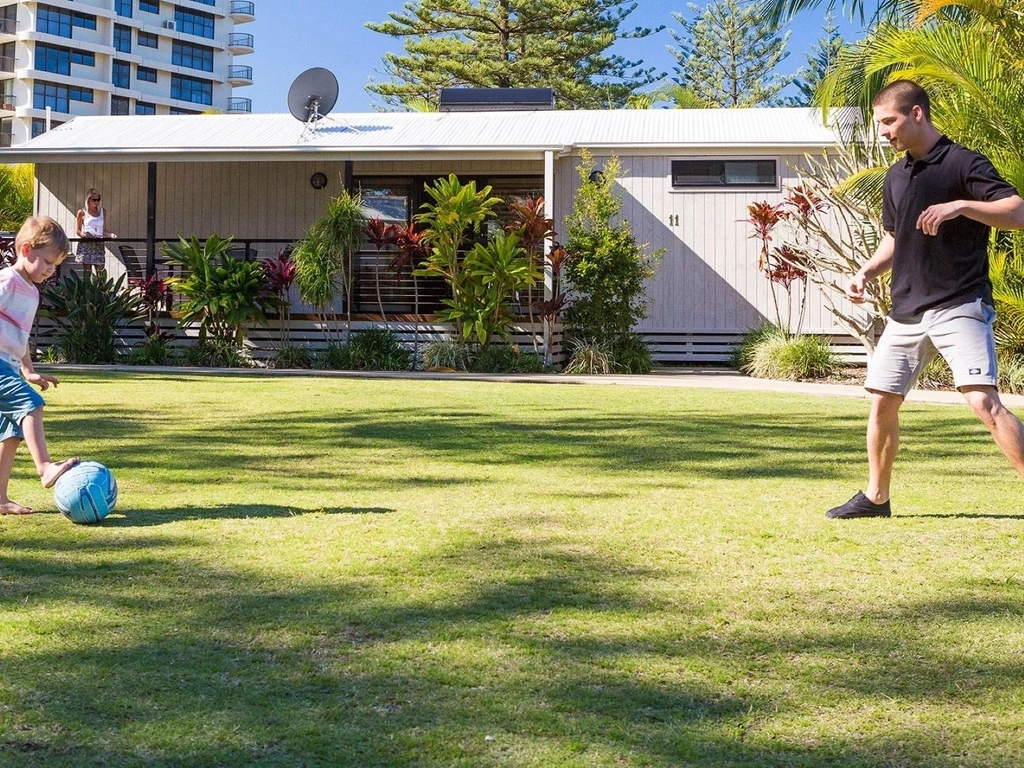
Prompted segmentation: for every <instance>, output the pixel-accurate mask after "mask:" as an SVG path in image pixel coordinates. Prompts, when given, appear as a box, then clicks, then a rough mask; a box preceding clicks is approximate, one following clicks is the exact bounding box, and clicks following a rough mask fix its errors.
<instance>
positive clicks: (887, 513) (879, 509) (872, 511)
mask: <svg viewBox="0 0 1024 768" xmlns="http://www.w3.org/2000/svg"><path fill="white" fill-rule="evenodd" d="M825 517H827V518H828V519H829V520H852V519H853V518H855V517H892V509H891V508H890V506H889V502H888V501H884V502H882V503H881V504H875V502H873V501H871V499H869V498H868V497H867V496H865V495H864V494H863V493H862V492H860V491H857V493H855V494H854V495H853V498H852V499H850V500H849V501H848V502H846V503H845V504H840V505H839V506H838V507H833V508H832V509H830V510H829V511H828V512H826V513H825Z"/></svg>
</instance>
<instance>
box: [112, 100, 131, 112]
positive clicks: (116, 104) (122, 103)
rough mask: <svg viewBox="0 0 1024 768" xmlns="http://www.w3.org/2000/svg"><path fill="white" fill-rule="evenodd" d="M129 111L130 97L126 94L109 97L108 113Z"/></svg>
mask: <svg viewBox="0 0 1024 768" xmlns="http://www.w3.org/2000/svg"><path fill="white" fill-rule="evenodd" d="M130 113H131V99H129V98H128V97H127V96H111V97H110V114H112V115H127V114H130Z"/></svg>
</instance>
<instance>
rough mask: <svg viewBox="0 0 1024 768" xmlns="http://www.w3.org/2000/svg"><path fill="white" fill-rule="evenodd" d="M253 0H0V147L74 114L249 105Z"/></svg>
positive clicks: (190, 111) (246, 109) (189, 111)
mask: <svg viewBox="0 0 1024 768" xmlns="http://www.w3.org/2000/svg"><path fill="white" fill-rule="evenodd" d="M254 19H255V7H254V4H253V3H252V2H250V0H175V1H174V2H168V1H167V0H47V2H35V0H27V1H25V0H23V1H22V2H4V0H0V146H11V145H12V144H19V143H21V142H23V141H26V140H27V139H29V138H31V137H33V136H38V135H39V134H40V133H42V132H44V131H46V130H47V128H48V127H53V126H55V125H59V124H60V123H63V122H65V121H67V120H69V119H70V118H71V117H73V116H75V115H167V114H171V115H177V114H194V113H196V112H202V111H204V110H208V109H213V110H217V111H220V112H249V111H251V101H250V100H249V99H246V98H240V97H236V96H235V95H234V89H235V88H238V87H242V86H246V85H251V84H252V67H249V66H245V65H239V64H235V63H234V61H235V57H236V56H244V55H245V54H249V53H252V52H253V36H252V35H251V34H247V33H244V32H236V31H235V27H236V25H239V24H245V23H247V22H250V21H253V20H254Z"/></svg>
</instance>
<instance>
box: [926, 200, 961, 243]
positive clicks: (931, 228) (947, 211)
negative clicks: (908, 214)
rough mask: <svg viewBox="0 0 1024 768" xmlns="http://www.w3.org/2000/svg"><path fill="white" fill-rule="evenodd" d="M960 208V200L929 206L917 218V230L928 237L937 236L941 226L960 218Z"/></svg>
mask: <svg viewBox="0 0 1024 768" xmlns="http://www.w3.org/2000/svg"><path fill="white" fill-rule="evenodd" d="M960 208H961V206H960V201H959V200H953V201H952V202H949V203H938V204H937V205H929V206H928V207H927V208H925V209H924V210H923V211H922V212H921V215H920V216H918V217H917V228H918V229H920V230H921V231H922V232H924V233H925V234H926V235H936V234H938V232H939V224H941V223H942V222H944V221H949V220H950V219H955V218H956V217H957V216H959V215H960Z"/></svg>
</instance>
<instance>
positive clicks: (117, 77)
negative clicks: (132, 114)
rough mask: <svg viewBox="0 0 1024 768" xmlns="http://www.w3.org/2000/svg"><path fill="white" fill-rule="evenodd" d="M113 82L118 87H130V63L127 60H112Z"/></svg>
mask: <svg viewBox="0 0 1024 768" xmlns="http://www.w3.org/2000/svg"><path fill="white" fill-rule="evenodd" d="M113 83H114V85H115V86H116V87H118V88H130V87H131V84H132V65H131V64H129V63H128V62H127V61H114V77H113ZM125 114H127V112H126V113H125Z"/></svg>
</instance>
